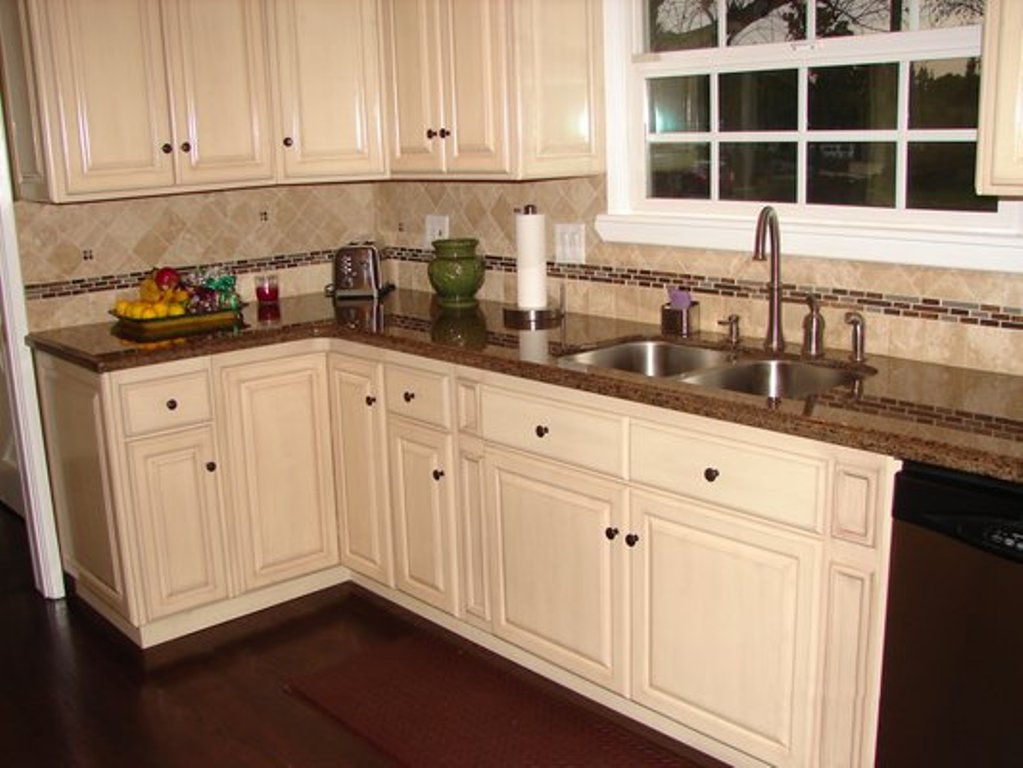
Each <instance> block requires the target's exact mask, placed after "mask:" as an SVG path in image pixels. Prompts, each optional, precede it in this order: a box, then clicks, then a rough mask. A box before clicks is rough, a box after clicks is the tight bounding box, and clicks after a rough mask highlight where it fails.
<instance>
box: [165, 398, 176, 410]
mask: <svg viewBox="0 0 1023 768" xmlns="http://www.w3.org/2000/svg"><path fill="white" fill-rule="evenodd" d="M177 408H178V401H177V400H175V399H174V398H173V397H172V398H171V399H170V400H168V401H167V410H168V411H175V410H177Z"/></svg>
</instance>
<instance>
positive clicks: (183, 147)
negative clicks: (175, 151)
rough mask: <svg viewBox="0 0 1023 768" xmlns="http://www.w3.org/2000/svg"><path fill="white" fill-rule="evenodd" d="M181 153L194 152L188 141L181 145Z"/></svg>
mask: <svg viewBox="0 0 1023 768" xmlns="http://www.w3.org/2000/svg"><path fill="white" fill-rule="evenodd" d="M181 151H182V152H191V151H192V145H191V144H189V143H188V142H187V141H185V142H182V144H181Z"/></svg>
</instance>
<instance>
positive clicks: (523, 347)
mask: <svg viewBox="0 0 1023 768" xmlns="http://www.w3.org/2000/svg"><path fill="white" fill-rule="evenodd" d="M548 340H549V339H548V332H547V331H546V330H539V331H519V359H520V360H525V361H527V362H530V363H546V362H548V361H549V360H550V353H549V352H548V349H549V347H548V346H547V342H548Z"/></svg>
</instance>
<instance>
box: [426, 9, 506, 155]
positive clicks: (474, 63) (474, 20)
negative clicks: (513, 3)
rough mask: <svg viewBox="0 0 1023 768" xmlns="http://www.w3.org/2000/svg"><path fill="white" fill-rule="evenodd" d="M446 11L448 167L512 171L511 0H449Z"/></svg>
mask: <svg viewBox="0 0 1023 768" xmlns="http://www.w3.org/2000/svg"><path fill="white" fill-rule="evenodd" d="M441 8H442V12H441V41H442V51H443V55H444V83H443V94H444V125H443V127H444V129H445V130H446V131H447V134H448V135H447V136H443V137H439V140H441V141H443V143H444V154H445V168H446V170H447V171H448V172H449V173H495V174H507V173H510V172H511V165H510V158H509V147H508V85H507V84H508V71H507V68H508V52H507V46H508V23H507V14H508V10H507V6H506V3H505V0H447V2H445V3H443V4H442V6H441Z"/></svg>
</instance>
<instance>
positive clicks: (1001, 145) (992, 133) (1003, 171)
mask: <svg viewBox="0 0 1023 768" xmlns="http://www.w3.org/2000/svg"><path fill="white" fill-rule="evenodd" d="M1021 38H1023V4H1020V3H1019V2H1014V0H988V2H987V4H986V6H985V8H984V42H983V48H982V51H981V61H982V62H983V64H982V66H981V70H980V79H981V90H980V116H979V120H980V122H979V125H978V131H977V179H976V181H977V192H978V193H981V194H988V195H1007V196H1019V195H1023V53H1021V50H1020V49H1021V46H1020V39H1021Z"/></svg>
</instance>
